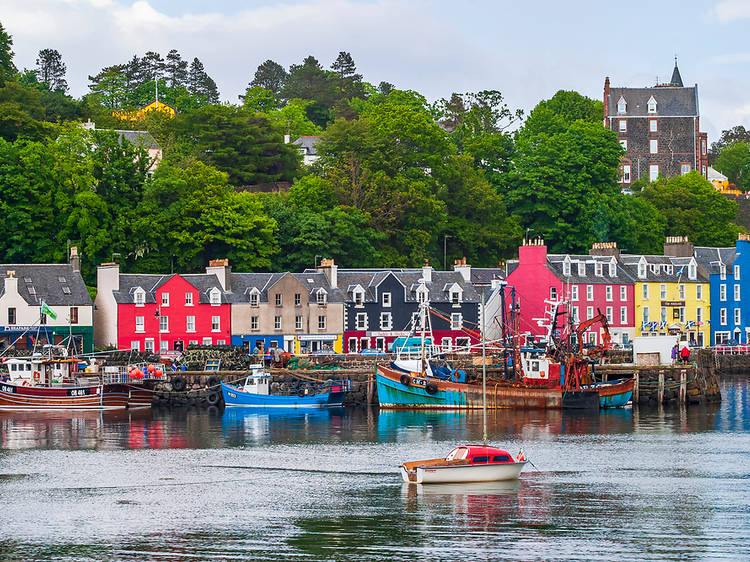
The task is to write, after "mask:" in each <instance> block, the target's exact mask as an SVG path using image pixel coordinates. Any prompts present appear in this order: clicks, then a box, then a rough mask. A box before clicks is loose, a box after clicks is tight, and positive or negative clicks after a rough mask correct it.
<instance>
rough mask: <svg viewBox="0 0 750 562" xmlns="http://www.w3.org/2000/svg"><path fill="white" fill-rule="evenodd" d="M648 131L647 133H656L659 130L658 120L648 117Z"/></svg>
mask: <svg viewBox="0 0 750 562" xmlns="http://www.w3.org/2000/svg"><path fill="white" fill-rule="evenodd" d="M648 132H649V133H658V132H659V120H658V119H653V118H652V119H649V120H648Z"/></svg>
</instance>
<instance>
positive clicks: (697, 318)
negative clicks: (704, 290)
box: [695, 306, 703, 325]
mask: <svg viewBox="0 0 750 562" xmlns="http://www.w3.org/2000/svg"><path fill="white" fill-rule="evenodd" d="M695 321H696V322H698V324H699V325H700V324H702V323H703V308H701V307H700V306H699V307H698V308H696V309H695Z"/></svg>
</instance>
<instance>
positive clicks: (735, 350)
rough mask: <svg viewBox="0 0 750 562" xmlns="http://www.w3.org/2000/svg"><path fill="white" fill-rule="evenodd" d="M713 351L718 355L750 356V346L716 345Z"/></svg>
mask: <svg viewBox="0 0 750 562" xmlns="http://www.w3.org/2000/svg"><path fill="white" fill-rule="evenodd" d="M711 350H712V351H713V352H714V353H715V354H716V355H748V354H750V344H743V345H716V346H714V347H712V348H711Z"/></svg>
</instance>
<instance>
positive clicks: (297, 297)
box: [294, 293, 302, 306]
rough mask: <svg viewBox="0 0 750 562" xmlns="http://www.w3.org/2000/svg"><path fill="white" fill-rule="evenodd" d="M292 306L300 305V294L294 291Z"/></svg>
mask: <svg viewBox="0 0 750 562" xmlns="http://www.w3.org/2000/svg"><path fill="white" fill-rule="evenodd" d="M294 306H302V295H301V294H299V293H294Z"/></svg>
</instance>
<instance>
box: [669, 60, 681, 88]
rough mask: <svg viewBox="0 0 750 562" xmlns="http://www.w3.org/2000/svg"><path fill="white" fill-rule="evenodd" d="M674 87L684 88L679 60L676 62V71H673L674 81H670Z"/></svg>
mask: <svg viewBox="0 0 750 562" xmlns="http://www.w3.org/2000/svg"><path fill="white" fill-rule="evenodd" d="M669 83H670V84H672V86H679V87H680V88H681V87H682V76H680V69H679V68H677V60H675V61H674V70H673V71H672V79H671V80H670V81H669Z"/></svg>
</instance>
